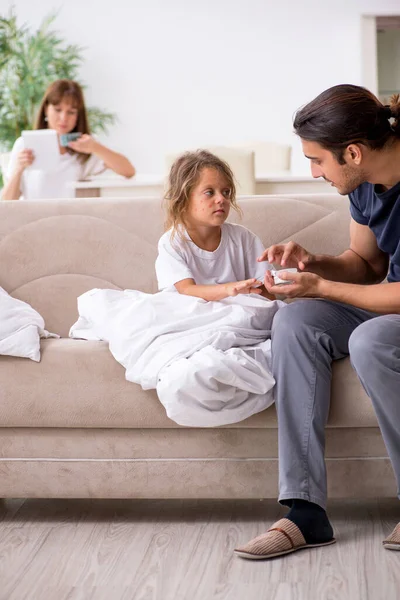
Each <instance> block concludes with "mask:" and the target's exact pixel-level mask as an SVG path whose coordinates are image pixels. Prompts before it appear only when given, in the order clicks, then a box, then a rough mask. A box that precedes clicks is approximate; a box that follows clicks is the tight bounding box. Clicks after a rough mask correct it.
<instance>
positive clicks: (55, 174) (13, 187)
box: [2, 79, 135, 200]
mask: <svg viewBox="0 0 400 600" xmlns="http://www.w3.org/2000/svg"><path fill="white" fill-rule="evenodd" d="M35 129H54V130H55V131H56V132H57V134H58V136H59V140H60V136H61V135H63V134H66V133H80V134H82V135H81V136H80V137H79V138H78V139H77V140H76V141H72V142H70V143H69V144H68V146H67V147H64V146H62V145H61V144H60V142H59V150H58V160H57V166H56V167H52V168H51V169H35V156H34V154H33V152H32V150H31V149H30V148H25V147H24V141H23V139H22V137H20V138H18V139H17V140H16V142H15V143H14V147H13V149H12V153H11V158H10V164H9V167H8V172H7V177H6V179H7V182H6V185H5V186H4V189H3V193H2V198H3V200H18V199H19V198H20V197H21V196H22V197H23V198H24V200H34V199H43V198H69V197H73V196H74V190H73V189H72V187H70V186H69V183H70V182H72V181H78V180H80V179H85V178H86V177H88V176H89V175H97V174H98V173H101V172H102V171H104V170H105V169H106V168H108V169H112V170H113V171H115V172H116V173H118V174H119V175H124V176H125V177H132V176H133V175H134V174H135V169H134V167H133V166H132V164H131V163H130V162H129V160H128V159H127V158H126V157H125V156H123V155H122V154H119V153H117V152H114V151H113V150H110V149H109V148H107V147H106V146H103V144H100V142H98V141H97V139H96V138H94V137H92V136H91V135H90V130H89V125H88V120H87V116H86V109H85V101H84V98H83V93H82V89H81V87H80V86H79V84H78V83H76V82H75V81H70V80H69V79H59V80H57V81H55V82H54V83H52V84H51V85H50V86H49V87H48V88H47V90H46V92H45V94H44V97H43V100H42V103H41V105H40V108H39V112H38V116H37V120H36V124H35ZM31 165H32V168H27V167H30V166H31Z"/></svg>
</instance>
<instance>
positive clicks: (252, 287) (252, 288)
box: [224, 279, 262, 296]
mask: <svg viewBox="0 0 400 600" xmlns="http://www.w3.org/2000/svg"><path fill="white" fill-rule="evenodd" d="M260 285H262V283H261V281H258V280H257V279H246V280H245V281H234V282H232V283H225V284H224V286H225V291H226V295H227V296H237V295H238V294H261V289H260V288H259V287H258V286H260Z"/></svg>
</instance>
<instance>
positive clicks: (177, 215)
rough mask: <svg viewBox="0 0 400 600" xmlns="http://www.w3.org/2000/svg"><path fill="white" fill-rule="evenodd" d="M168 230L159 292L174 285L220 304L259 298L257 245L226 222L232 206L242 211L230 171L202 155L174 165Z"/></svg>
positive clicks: (261, 273) (261, 267)
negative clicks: (226, 300)
mask: <svg viewBox="0 0 400 600" xmlns="http://www.w3.org/2000/svg"><path fill="white" fill-rule="evenodd" d="M166 204H167V215H168V218H167V227H168V231H167V232H166V233H164V235H163V236H162V237H161V239H160V241H159V243H158V258H157V261H156V273H157V280H158V288H159V290H163V289H165V288H168V287H171V286H175V288H176V289H177V290H178V292H179V293H180V294H186V295H188V296H197V297H198V298H203V299H204V300H222V299H223V298H227V297H228V296H236V295H237V294H261V295H262V296H265V297H266V298H269V299H270V300H275V296H272V295H271V294H269V293H268V292H267V290H266V289H265V287H264V285H263V282H264V277H265V272H266V270H268V269H271V268H272V266H271V265H269V264H268V263H260V262H257V257H259V256H260V255H261V254H262V253H263V252H264V245H263V244H262V242H261V240H260V239H259V238H258V237H257V236H256V235H254V233H252V232H251V231H249V230H248V229H246V228H245V227H243V226H242V225H234V224H233V223H225V221H226V219H227V218H228V215H229V211H230V209H231V207H232V208H233V209H234V210H236V211H238V212H240V209H239V207H238V205H237V203H236V189H235V183H234V178H233V174H232V171H231V169H230V167H229V166H228V165H227V164H226V163H225V162H224V161H222V160H221V159H219V158H218V157H217V156H215V155H214V154H211V153H210V152H207V151H205V150H198V151H197V152H187V153H185V154H183V155H182V156H180V157H179V158H178V159H177V160H176V161H175V163H174V164H173V165H172V168H171V172H170V175H169V189H168V192H167V194H166Z"/></svg>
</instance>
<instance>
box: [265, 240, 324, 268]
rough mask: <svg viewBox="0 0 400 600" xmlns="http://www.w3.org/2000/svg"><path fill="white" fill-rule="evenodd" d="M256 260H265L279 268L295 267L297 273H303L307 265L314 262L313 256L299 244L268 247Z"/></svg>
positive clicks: (291, 243)
mask: <svg viewBox="0 0 400 600" xmlns="http://www.w3.org/2000/svg"><path fill="white" fill-rule="evenodd" d="M257 260H258V261H259V262H262V261H263V260H267V261H268V262H269V263H271V264H273V263H275V264H277V265H281V267H288V268H290V267H297V269H299V271H304V270H305V268H306V267H307V265H308V263H310V262H312V261H313V260H314V255H313V254H311V253H310V252H308V251H307V250H305V249H304V248H303V247H302V246H300V245H299V244H296V243H295V242H289V243H287V244H275V245H274V246H270V247H269V248H267V249H266V250H264V252H263V253H262V254H261V256H260V257H259V258H258V259H257Z"/></svg>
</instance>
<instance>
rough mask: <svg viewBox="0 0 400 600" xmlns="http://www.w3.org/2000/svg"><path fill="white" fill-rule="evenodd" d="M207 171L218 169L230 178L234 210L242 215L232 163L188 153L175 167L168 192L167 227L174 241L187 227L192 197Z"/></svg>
mask: <svg viewBox="0 0 400 600" xmlns="http://www.w3.org/2000/svg"><path fill="white" fill-rule="evenodd" d="M203 169H216V170H217V171H219V172H220V173H221V175H223V176H224V177H225V178H226V180H227V182H228V186H229V188H230V190H231V193H230V201H231V206H232V208H233V209H234V210H236V211H237V212H238V213H239V214H240V213H241V210H240V207H239V206H238V204H237V202H236V186H235V178H234V175H233V173H232V170H231V168H230V166H229V165H228V163H226V162H225V161H223V160H221V159H220V158H218V156H215V154H212V153H211V152H208V151H207V150H196V151H195V152H185V153H184V154H182V155H181V156H179V157H178V158H177V159H176V160H175V162H174V164H173V165H172V167H171V171H170V173H169V178H168V189H167V192H166V194H165V196H164V203H165V207H166V212H167V219H166V222H165V227H166V229H167V230H168V229H172V234H171V238H173V237H174V236H175V234H176V232H177V231H178V228H179V226H180V225H183V226H185V211H186V209H187V207H188V204H189V200H190V195H191V193H192V191H193V188H194V187H195V186H196V185H197V183H198V181H199V179H200V174H201V172H202V170H203Z"/></svg>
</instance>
